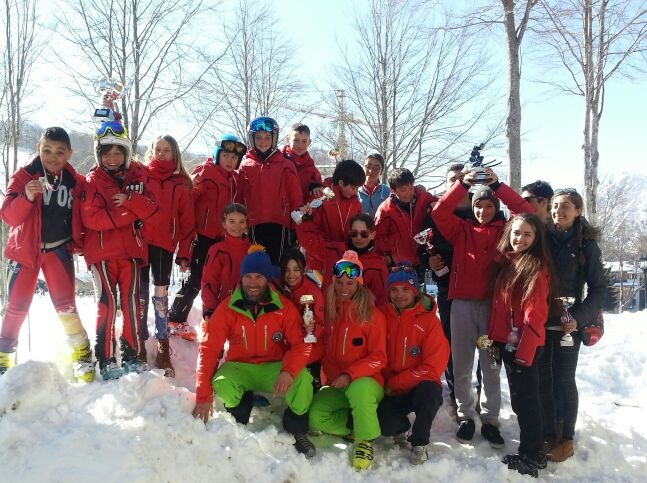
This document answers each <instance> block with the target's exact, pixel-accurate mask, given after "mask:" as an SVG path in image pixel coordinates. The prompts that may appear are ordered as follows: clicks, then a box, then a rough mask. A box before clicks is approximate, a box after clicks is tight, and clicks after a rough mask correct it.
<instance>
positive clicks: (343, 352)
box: [341, 327, 348, 356]
mask: <svg viewBox="0 0 647 483" xmlns="http://www.w3.org/2000/svg"><path fill="white" fill-rule="evenodd" d="M346 336H348V327H346V328H345V329H344V342H343V343H342V346H341V355H342V356H343V355H346Z"/></svg>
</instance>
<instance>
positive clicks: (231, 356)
mask: <svg viewBox="0 0 647 483" xmlns="http://www.w3.org/2000/svg"><path fill="white" fill-rule="evenodd" d="M276 275H277V274H276V273H275V269H274V267H273V266H272V264H271V262H270V257H269V256H268V254H267V253H265V252H263V251H256V252H253V253H250V254H248V255H246V256H245V258H243V261H242V263H241V267H240V276H241V281H240V283H239V285H238V287H236V289H235V290H234V292H233V293H232V294H231V296H230V297H228V298H226V299H225V300H223V301H222V303H221V304H220V305H218V308H217V309H216V311H215V312H214V313H213V315H212V316H211V317H205V321H204V322H205V323H204V326H205V327H204V337H203V339H202V342H201V343H200V346H199V348H198V363H197V369H196V405H195V408H194V410H193V415H194V416H195V417H200V418H202V419H203V420H204V421H205V422H206V421H207V419H208V418H209V414H210V413H211V411H212V400H213V394H215V395H216V396H217V397H218V398H219V399H220V400H221V401H222V402H223V404H224V405H225V409H226V410H227V411H228V412H229V413H231V414H232V415H233V416H234V418H235V419H236V421H238V422H239V423H242V424H247V422H248V421H249V415H250V413H251V411H252V406H253V396H254V395H253V392H254V391H258V392H272V393H274V395H275V396H278V395H281V396H285V400H286V403H287V406H288V407H287V408H286V409H285V413H284V414H283V428H284V429H285V430H286V431H287V432H288V433H291V434H293V435H294V439H295V447H296V449H297V451H298V452H299V453H303V454H304V455H305V456H306V457H307V458H311V457H312V456H314V455H315V447H314V445H313V444H312V442H310V440H308V438H307V436H306V433H307V431H308V409H309V408H310V403H311V402H312V376H311V375H310V374H309V373H308V371H307V370H306V369H305V365H306V362H307V360H308V358H309V356H310V351H311V346H310V345H309V344H305V343H304V342H303V338H304V336H305V332H304V330H303V327H302V324H301V317H300V315H299V313H298V312H297V310H296V308H295V307H294V305H293V304H292V303H291V302H290V301H288V300H287V299H286V298H285V297H283V296H282V295H280V294H279V293H278V291H276V290H274V289H273V288H272V286H271V285H270V283H269V280H271V279H274V278H276ZM225 341H229V350H228V352H227V356H226V361H225V363H224V364H223V365H222V366H221V367H220V368H219V369H218V370H216V368H217V366H218V360H219V358H220V357H221V354H222V351H223V348H224V345H225ZM287 347H290V349H287Z"/></svg>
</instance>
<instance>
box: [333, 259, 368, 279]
mask: <svg viewBox="0 0 647 483" xmlns="http://www.w3.org/2000/svg"><path fill="white" fill-rule="evenodd" d="M332 274H333V276H334V277H335V278H341V277H342V276H343V275H346V276H347V277H348V278H357V277H360V276H361V275H362V271H361V270H360V268H359V266H358V265H356V264H354V263H353V262H348V261H346V260H342V261H340V262H337V263H335V266H334V267H333V269H332Z"/></svg>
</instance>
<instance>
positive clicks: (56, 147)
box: [38, 138, 72, 173]
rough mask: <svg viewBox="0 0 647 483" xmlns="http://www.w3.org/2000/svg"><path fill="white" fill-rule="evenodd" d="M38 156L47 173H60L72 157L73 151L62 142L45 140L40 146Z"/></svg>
mask: <svg viewBox="0 0 647 483" xmlns="http://www.w3.org/2000/svg"><path fill="white" fill-rule="evenodd" d="M38 154H39V155H40V160H41V162H42V163H43V166H44V167H45V169H46V170H47V171H49V172H50V173H58V172H59V171H61V170H62V169H63V167H64V166H65V165H66V164H67V162H68V161H69V160H70V158H71V157H72V150H71V149H70V148H68V147H67V144H65V143H64V142H62V141H53V140H51V139H47V138H44V139H43V140H42V141H41V142H40V143H39V144H38Z"/></svg>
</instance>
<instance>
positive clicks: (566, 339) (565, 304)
mask: <svg viewBox="0 0 647 483" xmlns="http://www.w3.org/2000/svg"><path fill="white" fill-rule="evenodd" d="M559 300H560V301H561V302H562V310H563V311H564V315H562V317H564V319H565V320H566V322H570V321H571V320H573V316H572V315H571V313H570V312H569V311H568V309H570V308H571V307H572V306H573V305H574V304H575V297H559ZM559 345H560V346H562V347H573V336H572V335H571V334H570V333H568V332H566V333H565V334H564V335H563V336H562V339H561V340H560V341H559Z"/></svg>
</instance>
